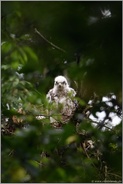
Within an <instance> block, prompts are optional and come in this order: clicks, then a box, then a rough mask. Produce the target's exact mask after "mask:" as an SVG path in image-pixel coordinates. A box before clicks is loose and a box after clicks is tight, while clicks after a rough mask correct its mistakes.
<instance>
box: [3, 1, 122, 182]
mask: <svg viewBox="0 0 123 184" xmlns="http://www.w3.org/2000/svg"><path fill="white" fill-rule="evenodd" d="M1 41H2V46H1V87H2V89H1V92H2V96H1V99H2V100H1V101H2V102H1V122H2V125H1V130H2V151H1V153H2V155H1V156H2V182H3V183H11V182H20V183H24V182H27V183H33V182H34V183H36V182H37V183H41V182H44V183H45V182H46V183H47V182H54V183H55V182H58V183H60V182H62V183H64V182H72V183H74V182H76V183H77V182H80V183H83V182H95V181H102V182H104V181H105V182H106V181H117V182H121V181H122V174H121V173H122V125H121V123H122V122H121V123H119V124H118V125H117V126H115V127H110V126H108V125H110V122H111V121H112V119H111V117H109V114H110V113H111V112H113V113H115V115H117V116H118V117H120V118H121V115H122V2H101V1H99V2H82V1H79V2H38V1H37V2H26V1H25V2H24V1H23V2H19V1H18V2H16V1H15V2H14V1H8V2H4V1H3V2H1ZM57 75H64V76H66V77H67V78H68V79H69V82H70V85H71V86H72V87H73V88H74V89H75V90H76V91H77V99H78V102H79V107H78V109H77V112H76V114H75V117H74V118H73V119H72V120H71V122H69V123H68V124H67V125H65V126H63V128H62V129H55V128H54V127H51V125H50V123H49V117H46V118H45V119H43V120H37V119H36V118H35V117H36V116H37V115H42V114H43V113H44V109H47V101H46V99H45V96H46V93H47V92H48V90H49V89H51V88H52V87H53V80H54V77H56V76H57ZM104 96H106V97H107V98H108V99H109V102H110V105H109V104H107V103H106V102H102V98H103V97H104ZM114 96H115V98H114ZM90 100H91V105H90V104H88V102H89V101H90ZM102 111H105V114H106V116H105V118H104V119H103V120H102V121H100V122H98V123H97V126H93V125H92V124H93V123H94V122H93V120H91V119H90V118H89V115H90V114H92V115H93V116H94V117H97V115H96V113H97V112H102ZM95 123H96V122H95ZM78 126H79V130H78V129H77V127H78ZM103 128H105V131H104V130H103ZM88 140H93V142H94V147H93V148H91V146H90V145H88V144H87V141H88Z"/></svg>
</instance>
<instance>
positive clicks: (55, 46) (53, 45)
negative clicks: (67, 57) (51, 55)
mask: <svg viewBox="0 0 123 184" xmlns="http://www.w3.org/2000/svg"><path fill="white" fill-rule="evenodd" d="M35 32H36V33H37V34H38V35H39V36H40V37H41V38H42V39H43V40H44V41H45V42H47V43H48V44H50V45H51V46H52V47H54V48H55V49H57V50H60V51H62V52H66V51H65V50H64V49H61V48H60V47H58V46H57V45H55V44H53V43H52V42H50V41H49V40H47V39H46V38H45V37H44V36H43V35H42V34H41V33H40V32H39V31H38V30H37V29H36V28H35Z"/></svg>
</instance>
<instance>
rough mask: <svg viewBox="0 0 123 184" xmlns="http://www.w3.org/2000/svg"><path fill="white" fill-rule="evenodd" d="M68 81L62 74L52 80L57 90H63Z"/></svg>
mask: <svg viewBox="0 0 123 184" xmlns="http://www.w3.org/2000/svg"><path fill="white" fill-rule="evenodd" d="M68 86H69V85H68V82H67V80H66V78H65V77H63V76H57V77H56V78H55V80H54V87H55V88H56V89H57V90H58V91H64V90H65V89H67V88H68Z"/></svg>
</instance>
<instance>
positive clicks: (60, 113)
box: [46, 76, 77, 126]
mask: <svg viewBox="0 0 123 184" xmlns="http://www.w3.org/2000/svg"><path fill="white" fill-rule="evenodd" d="M75 95H76V92H75V90H74V89H72V88H71V87H69V85H68V82H67V79H66V78H65V77H64V76H57V77H56V78H55V80H54V87H53V88H52V89H50V90H49V92H48V94H47V95H46V97H47V99H48V102H49V103H50V104H51V110H50V115H51V116H52V117H50V122H51V123H55V124H54V125H55V126H57V125H59V123H63V124H65V123H67V122H68V121H69V120H70V119H71V117H72V116H73V114H74V112H75V110H76V107H77V103H76V101H75V99H74V97H75Z"/></svg>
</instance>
